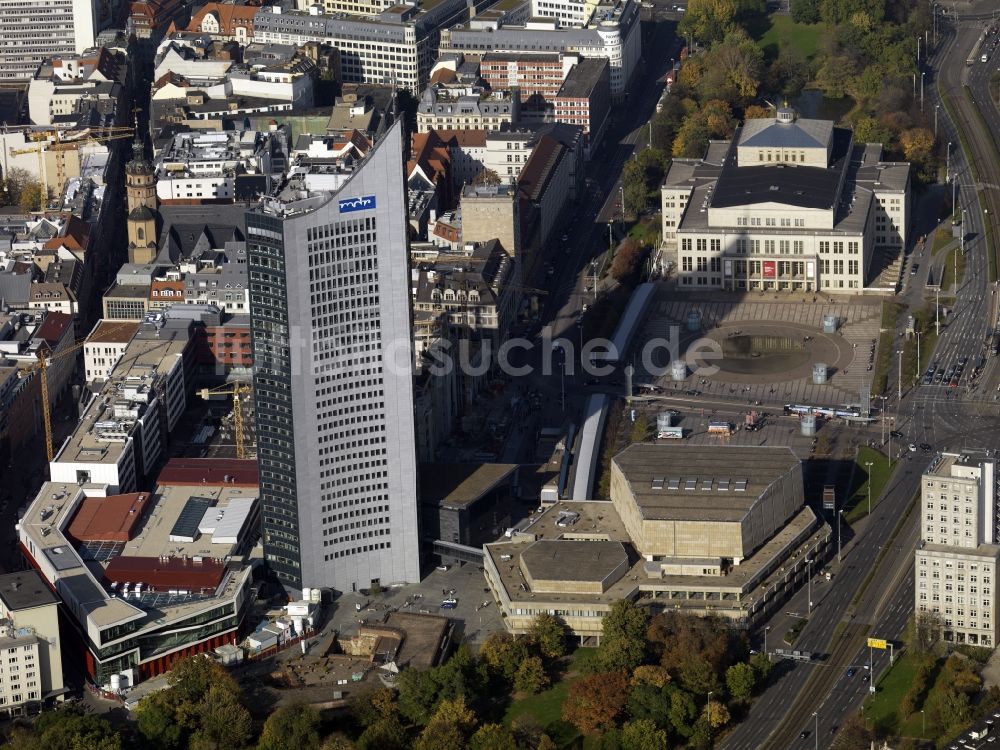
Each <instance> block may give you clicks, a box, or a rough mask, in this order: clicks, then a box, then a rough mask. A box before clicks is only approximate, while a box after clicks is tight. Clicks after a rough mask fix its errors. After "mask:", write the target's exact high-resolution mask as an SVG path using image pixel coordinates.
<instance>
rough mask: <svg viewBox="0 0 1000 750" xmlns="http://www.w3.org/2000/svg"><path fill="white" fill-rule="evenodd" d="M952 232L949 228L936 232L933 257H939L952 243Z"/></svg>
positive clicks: (942, 228) (932, 250)
mask: <svg viewBox="0 0 1000 750" xmlns="http://www.w3.org/2000/svg"><path fill="white" fill-rule="evenodd" d="M951 240H952V237H951V232H950V231H949V230H948V228H947V227H941V228H940V229H938V230H936V231H935V232H934V244H933V245H931V255H937V254H938V251H940V250H941V248H943V247H944V246H945V245H947V244H948V243H949V242H951Z"/></svg>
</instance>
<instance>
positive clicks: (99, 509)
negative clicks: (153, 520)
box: [69, 492, 154, 542]
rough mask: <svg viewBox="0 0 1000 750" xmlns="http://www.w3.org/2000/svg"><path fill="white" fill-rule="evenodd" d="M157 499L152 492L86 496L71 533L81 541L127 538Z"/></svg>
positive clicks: (112, 540)
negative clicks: (154, 498)
mask: <svg viewBox="0 0 1000 750" xmlns="http://www.w3.org/2000/svg"><path fill="white" fill-rule="evenodd" d="M153 502H154V501H153V499H152V496H151V495H150V494H149V493H148V492H133V493H130V494H128V495H111V496H109V497H88V498H84V501H83V502H82V503H80V507H79V508H78V509H77V511H76V514H75V515H74V516H73V522H72V523H70V525H69V535H70V536H71V537H72V538H73V539H75V540H76V541H77V542H127V541H128V540H129V539H131V538H132V531H133V529H135V527H136V526H137V525H138V523H139V521H141V520H142V517H143V515H145V513H146V512H147V511H148V510H149V509H150V508H151V507H153Z"/></svg>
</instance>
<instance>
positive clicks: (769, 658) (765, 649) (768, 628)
mask: <svg viewBox="0 0 1000 750" xmlns="http://www.w3.org/2000/svg"><path fill="white" fill-rule="evenodd" d="M770 629H771V626H770V625H765V626H764V656H766V657H767V660H768V661H771V653H770V652H769V651H768V650H767V631H768V630H770Z"/></svg>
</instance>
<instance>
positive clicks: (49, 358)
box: [20, 323, 134, 461]
mask: <svg viewBox="0 0 1000 750" xmlns="http://www.w3.org/2000/svg"><path fill="white" fill-rule="evenodd" d="M129 325H134V323H119V324H118V325H117V326H113V327H112V330H113V329H114V328H117V327H123V326H129ZM86 343H87V339H79V340H77V341H75V342H74V343H73V344H72V345H71V346H68V347H67V348H65V349H60V350H59V351H57V352H56V353H55V354H51V353H50V352H49V350H48V349H42V350H40V351H39V352H38V364H34V365H31V366H30V367H23V368H21V375H20V377H22V378H23V377H27V375H28V374H29V373H32V372H34V371H35V370H37V371H38V374H39V376H40V381H41V382H40V384H39V388H40V390H41V392H42V422H43V424H44V427H45V455H46V456H48V459H49V461H52V459H53V458H55V451H54V450H53V446H52V408H51V406H50V404H49V373H48V369H49V364H50V363H51V362H54V361H55V360H58V359H62V358H63V357H67V356H69V355H70V354H75V353H76V352H77V351H79V350H80V349H81V348H83V346H84V345H85V344H86Z"/></svg>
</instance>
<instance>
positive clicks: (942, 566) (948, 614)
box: [914, 452, 1000, 648]
mask: <svg viewBox="0 0 1000 750" xmlns="http://www.w3.org/2000/svg"><path fill="white" fill-rule="evenodd" d="M997 481H998V477H997V473H996V461H995V459H993V458H991V457H989V456H986V455H982V454H975V453H971V452H970V453H962V454H959V453H941V454H939V455H938V456H936V457H935V458H934V460H933V461H932V462H931V465H930V466H929V467H928V468H927V471H926V472H925V473H924V475H923V477H921V483H920V541H919V542H918V543H917V550H916V553H915V568H916V574H915V575H916V584H915V592H914V598H915V604H914V608H915V610H916V613H917V617H918V618H921V617H922V618H925V619H926V620H927V621H928V622H929V623H932V624H933V625H934V626H935V627H936V628H937V629H938V630H939V632H940V634H941V637H942V638H943V639H944V640H945V641H948V642H949V643H967V644H971V645H974V646H985V647H988V648H993V647H995V646H996V644H997V596H996V580H997V573H998V572H1000V570H998V568H1000V508H998V506H997V499H998V497H1000V493H998V492H997V490H998V487H997Z"/></svg>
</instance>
